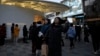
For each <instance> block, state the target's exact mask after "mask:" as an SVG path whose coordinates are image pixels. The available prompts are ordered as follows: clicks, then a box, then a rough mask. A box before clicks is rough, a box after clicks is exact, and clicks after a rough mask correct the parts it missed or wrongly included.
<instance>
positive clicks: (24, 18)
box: [0, 5, 43, 39]
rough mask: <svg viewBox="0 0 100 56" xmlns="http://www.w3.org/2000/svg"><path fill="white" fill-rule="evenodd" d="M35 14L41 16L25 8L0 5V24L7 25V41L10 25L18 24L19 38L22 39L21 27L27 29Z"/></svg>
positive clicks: (9, 36) (9, 35)
mask: <svg viewBox="0 0 100 56" xmlns="http://www.w3.org/2000/svg"><path fill="white" fill-rule="evenodd" d="M35 14H40V15H41V14H42V13H40V12H37V11H33V10H29V9H25V8H19V7H14V6H5V5H0V24H2V23H6V24H7V39H9V38H11V30H10V28H11V23H17V24H19V28H20V35H19V37H23V35H22V28H23V25H24V24H26V25H27V26H28V28H29V26H30V25H31V23H32V22H33V18H34V15H35ZM42 15H43V14H42Z"/></svg>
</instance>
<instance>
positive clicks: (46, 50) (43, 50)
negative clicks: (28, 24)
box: [41, 43, 48, 56]
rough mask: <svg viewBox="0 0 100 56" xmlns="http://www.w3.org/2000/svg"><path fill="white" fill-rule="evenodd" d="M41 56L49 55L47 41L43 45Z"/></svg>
mask: <svg viewBox="0 0 100 56" xmlns="http://www.w3.org/2000/svg"><path fill="white" fill-rule="evenodd" d="M41 56H48V45H47V44H45V43H43V44H42V46H41Z"/></svg>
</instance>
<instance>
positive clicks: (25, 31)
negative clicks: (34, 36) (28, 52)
mask: <svg viewBox="0 0 100 56" xmlns="http://www.w3.org/2000/svg"><path fill="white" fill-rule="evenodd" d="M27 39H28V31H27V26H26V25H24V27H23V42H24V43H28V42H27Z"/></svg>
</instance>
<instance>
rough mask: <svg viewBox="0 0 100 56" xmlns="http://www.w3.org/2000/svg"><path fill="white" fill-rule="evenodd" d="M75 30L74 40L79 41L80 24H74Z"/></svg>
mask: <svg viewBox="0 0 100 56" xmlns="http://www.w3.org/2000/svg"><path fill="white" fill-rule="evenodd" d="M75 30H76V36H75V40H76V41H77V39H78V41H79V42H80V41H81V30H82V29H81V26H80V25H76V26H75Z"/></svg>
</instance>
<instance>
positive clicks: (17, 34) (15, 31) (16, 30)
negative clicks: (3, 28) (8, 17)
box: [14, 24, 20, 44]
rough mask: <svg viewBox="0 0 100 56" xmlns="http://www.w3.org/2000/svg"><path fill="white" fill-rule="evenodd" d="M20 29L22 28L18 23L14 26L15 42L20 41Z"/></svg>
mask: <svg viewBox="0 0 100 56" xmlns="http://www.w3.org/2000/svg"><path fill="white" fill-rule="evenodd" d="M19 31H20V29H19V27H18V24H16V25H15V27H14V42H15V44H17V41H18V37H19Z"/></svg>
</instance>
